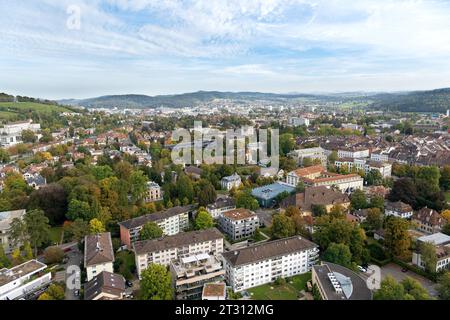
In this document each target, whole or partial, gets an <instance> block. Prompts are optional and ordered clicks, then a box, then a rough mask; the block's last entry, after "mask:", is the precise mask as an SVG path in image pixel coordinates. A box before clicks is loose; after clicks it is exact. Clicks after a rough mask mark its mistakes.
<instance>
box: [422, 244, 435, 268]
mask: <svg viewBox="0 0 450 320" xmlns="http://www.w3.org/2000/svg"><path fill="white" fill-rule="evenodd" d="M419 252H420V255H421V260H422V262H423V263H424V265H425V270H426V271H427V272H431V273H434V272H436V264H437V254H436V248H435V246H434V245H433V243H431V242H420V243H419Z"/></svg>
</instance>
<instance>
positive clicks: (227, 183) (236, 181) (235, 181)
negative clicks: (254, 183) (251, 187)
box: [220, 173, 242, 191]
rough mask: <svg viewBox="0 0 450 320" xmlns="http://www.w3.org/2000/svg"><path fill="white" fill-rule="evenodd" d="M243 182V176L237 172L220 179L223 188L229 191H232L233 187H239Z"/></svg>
mask: <svg viewBox="0 0 450 320" xmlns="http://www.w3.org/2000/svg"><path fill="white" fill-rule="evenodd" d="M241 184H242V181H241V177H240V176H239V175H238V174H237V173H234V174H233V175H231V176H228V177H223V178H222V180H220V185H221V186H222V189H225V190H227V191H230V190H231V189H233V188H239V187H240V185H241Z"/></svg>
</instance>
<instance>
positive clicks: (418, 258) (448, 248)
mask: <svg viewBox="0 0 450 320" xmlns="http://www.w3.org/2000/svg"><path fill="white" fill-rule="evenodd" d="M421 242H429V243H432V244H433V245H434V247H435V250H436V258H437V259H436V265H435V270H434V271H435V272H440V271H444V270H449V269H450V236H448V235H446V234H443V233H434V234H431V235H428V236H423V237H420V238H418V239H417V244H418V245H417V248H418V249H417V250H415V251H414V252H413V255H412V263H413V264H414V265H416V266H418V267H420V268H422V269H425V263H424V261H423V260H422V254H421V253H420V243H421Z"/></svg>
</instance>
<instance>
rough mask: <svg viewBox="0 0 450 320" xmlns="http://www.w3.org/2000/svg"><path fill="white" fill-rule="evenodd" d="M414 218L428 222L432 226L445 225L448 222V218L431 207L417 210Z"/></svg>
mask: <svg viewBox="0 0 450 320" xmlns="http://www.w3.org/2000/svg"><path fill="white" fill-rule="evenodd" d="M413 219H415V220H418V221H420V222H422V223H428V224H430V225H432V226H440V227H443V226H444V225H445V224H446V222H447V221H446V220H445V219H444V217H442V216H441V215H440V214H439V213H438V212H437V211H436V210H434V209H430V208H428V207H425V208H422V209H420V210H419V211H417V212H416V213H415V214H414V216H413Z"/></svg>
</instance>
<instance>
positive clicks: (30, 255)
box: [23, 242, 33, 260]
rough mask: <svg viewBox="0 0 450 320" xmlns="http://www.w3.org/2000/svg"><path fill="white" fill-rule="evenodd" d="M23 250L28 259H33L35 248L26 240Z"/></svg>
mask: <svg viewBox="0 0 450 320" xmlns="http://www.w3.org/2000/svg"><path fill="white" fill-rule="evenodd" d="M23 252H24V254H25V259H26V260H31V259H33V249H32V248H31V245H30V243H29V242H25V245H24V246H23Z"/></svg>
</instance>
